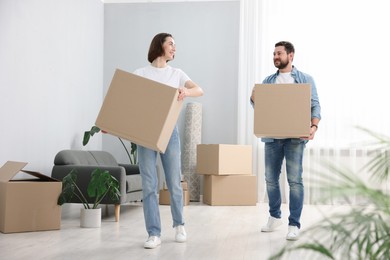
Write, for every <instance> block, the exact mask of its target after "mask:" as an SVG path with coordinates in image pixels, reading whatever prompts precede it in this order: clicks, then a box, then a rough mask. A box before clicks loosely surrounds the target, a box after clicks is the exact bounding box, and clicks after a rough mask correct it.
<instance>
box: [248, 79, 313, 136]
mask: <svg viewBox="0 0 390 260" xmlns="http://www.w3.org/2000/svg"><path fill="white" fill-rule="evenodd" d="M254 121H255V122H254V134H255V135H256V136H257V137H277V138H300V137H308V136H310V123H311V87H310V84H256V85H255V113H254Z"/></svg>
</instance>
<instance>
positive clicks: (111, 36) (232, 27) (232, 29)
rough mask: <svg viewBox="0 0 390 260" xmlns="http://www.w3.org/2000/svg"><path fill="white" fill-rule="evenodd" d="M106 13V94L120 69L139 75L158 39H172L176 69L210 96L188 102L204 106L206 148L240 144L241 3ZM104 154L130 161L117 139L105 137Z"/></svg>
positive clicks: (128, 6)
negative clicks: (162, 35) (163, 36)
mask: <svg viewBox="0 0 390 260" xmlns="http://www.w3.org/2000/svg"><path fill="white" fill-rule="evenodd" d="M104 12H105V17H104V19H105V29H104V33H105V35H104V40H105V44H104V88H105V89H106V90H107V89H108V87H109V84H110V82H111V79H112V76H113V74H114V71H115V69H116V68H120V69H123V70H126V71H129V72H133V71H134V70H135V69H137V68H139V67H143V66H146V65H148V64H149V62H148V61H147V53H148V49H149V45H150V42H151V40H152V38H153V36H154V35H156V34H157V33H160V32H168V33H171V34H172V35H173V36H174V38H175V42H176V50H177V51H176V56H175V60H173V61H171V62H170V65H171V66H173V67H178V68H181V69H182V70H183V71H185V72H186V73H187V74H188V75H189V77H190V78H191V79H192V80H193V81H194V82H196V83H198V84H199V85H200V86H201V87H202V88H203V90H204V96H202V97H200V98H188V99H186V101H185V105H186V103H187V102H199V103H201V104H202V107H203V118H202V143H225V144H235V143H236V142H237V86H238V44H239V24H240V19H239V18H240V2H239V1H238V0H237V1H231V0H229V1H217V2H213V1H206V2H204V1H196V2H192V1H187V2H185V1H183V2H180V3H171V2H169V3H163V2H161V3H135V4H132V3H124V4H106V5H105V7H104ZM184 108H185V106H184ZM184 114H185V111H184V109H183V111H182V113H181V116H180V118H179V120H178V126H179V131H180V133H181V135H182V136H183V132H184ZM103 148H104V150H107V151H110V152H111V153H112V154H114V156H115V157H116V158H117V159H118V158H119V159H118V160H119V161H123V162H126V161H128V160H127V158H126V154H125V153H124V151H123V148H122V147H121V144H120V143H119V141H118V140H117V139H116V138H112V137H110V136H106V137H104V139H103Z"/></svg>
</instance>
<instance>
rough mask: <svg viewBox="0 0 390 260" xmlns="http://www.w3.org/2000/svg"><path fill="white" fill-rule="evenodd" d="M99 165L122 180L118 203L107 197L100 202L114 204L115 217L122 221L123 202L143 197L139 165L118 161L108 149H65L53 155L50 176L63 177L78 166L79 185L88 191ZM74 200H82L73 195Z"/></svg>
mask: <svg viewBox="0 0 390 260" xmlns="http://www.w3.org/2000/svg"><path fill="white" fill-rule="evenodd" d="M98 167H99V168H100V169H102V170H108V171H109V172H110V173H111V174H112V175H113V176H114V177H115V178H116V179H117V180H118V181H119V186H120V187H119V189H120V193H121V196H120V201H119V204H115V203H114V202H113V201H112V200H111V199H110V198H109V197H108V196H107V197H106V198H104V199H103V201H102V202H101V204H115V220H116V221H119V213H120V205H121V204H124V203H127V202H132V201H141V200H142V182H141V175H140V173H139V168H138V165H131V164H118V163H117V161H116V160H115V158H114V157H113V156H112V155H111V154H110V153H108V152H106V151H83V150H62V151H60V152H58V153H57V155H56V156H55V158H54V166H53V169H52V173H51V176H52V177H53V178H55V179H58V180H62V179H63V178H64V177H65V176H66V175H67V174H68V173H69V172H70V171H71V170H72V169H75V170H77V173H78V176H77V185H79V187H80V189H81V190H82V191H83V192H84V191H85V193H86V190H87V185H88V183H89V180H90V179H91V173H92V171H93V170H95V169H96V168H98ZM90 202H92V199H91V200H90ZM72 203H80V201H78V200H77V198H76V197H74V198H73V199H72Z"/></svg>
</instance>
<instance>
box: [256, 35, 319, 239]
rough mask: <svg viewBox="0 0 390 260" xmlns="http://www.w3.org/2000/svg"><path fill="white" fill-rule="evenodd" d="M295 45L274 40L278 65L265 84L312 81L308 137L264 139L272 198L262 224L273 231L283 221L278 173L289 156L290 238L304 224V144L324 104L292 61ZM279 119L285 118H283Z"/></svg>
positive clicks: (268, 186)
mask: <svg viewBox="0 0 390 260" xmlns="http://www.w3.org/2000/svg"><path fill="white" fill-rule="evenodd" d="M294 53H295V50H294V46H293V45H292V44H291V43H290V42H286V41H282V42H278V43H276V44H275V50H274V55H273V56H274V57H273V60H274V65H275V67H276V68H278V71H277V72H276V73H275V74H272V75H270V76H268V77H266V78H265V79H264V81H263V84H290V83H309V84H310V85H311V128H310V136H309V137H308V138H287V139H278V138H273V137H272V136H270V137H267V138H262V141H263V142H264V143H265V145H264V150H265V181H266V185H267V194H268V198H269V213H270V216H269V218H268V222H267V224H266V225H265V226H263V227H262V228H261V231H262V232H272V231H274V230H275V229H276V228H278V227H279V226H280V225H282V221H281V210H280V206H281V193H280V186H279V176H280V173H281V168H282V162H283V160H284V158H285V159H286V171H287V180H288V184H289V188H290V202H289V210H290V216H289V218H288V222H289V223H288V233H287V236H286V239H287V240H297V239H298V238H299V229H300V228H301V223H300V217H301V213H302V208H303V194H304V193H303V192H304V191H303V181H302V172H303V167H302V160H303V151H304V148H305V144H306V143H307V142H308V140H312V139H313V138H314V135H315V133H316V131H317V130H318V123H319V121H320V119H321V115H320V113H321V106H320V103H319V100H318V95H317V89H316V85H315V83H314V80H313V78H312V77H311V76H310V75H308V74H305V73H303V72H301V71H299V70H297V68H295V67H294V66H293V65H292V62H293V59H294ZM254 98H255V97H254V90H253V91H252V96H251V100H250V101H251V103H252V105H253V106H254V105H255V102H256V101H255V100H254ZM278 120H283V118H280V119H278Z"/></svg>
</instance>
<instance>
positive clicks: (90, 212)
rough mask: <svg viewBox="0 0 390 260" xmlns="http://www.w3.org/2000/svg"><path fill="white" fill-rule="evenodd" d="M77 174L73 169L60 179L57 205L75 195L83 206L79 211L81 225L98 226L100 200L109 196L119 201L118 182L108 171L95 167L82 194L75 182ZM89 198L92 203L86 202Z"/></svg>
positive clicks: (99, 220)
mask: <svg viewBox="0 0 390 260" xmlns="http://www.w3.org/2000/svg"><path fill="white" fill-rule="evenodd" d="M76 181H77V174H76V170H75V169H73V170H72V171H71V172H70V173H69V174H67V175H66V176H65V177H64V178H63V180H62V192H61V194H60V196H59V197H58V201H57V203H58V205H63V204H64V203H69V202H71V200H72V198H73V197H74V196H75V197H77V198H78V199H79V200H80V202H81V203H82V204H83V206H84V208H82V209H81V211H80V226H81V227H100V224H101V208H98V205H99V204H100V202H101V201H102V200H103V199H104V198H105V197H106V196H109V197H110V198H111V199H112V200H113V201H118V202H119V196H120V191H119V182H118V180H117V179H116V178H115V177H114V176H112V175H111V174H110V173H109V171H107V170H104V171H103V170H101V169H99V168H97V169H95V170H94V171H93V172H92V174H91V180H90V182H89V183H88V188H87V194H83V192H82V191H81V189H80V188H79V186H78V185H77V183H76ZM87 196H88V197H89V198H94V202H93V203H92V204H90V203H88V199H87Z"/></svg>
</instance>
